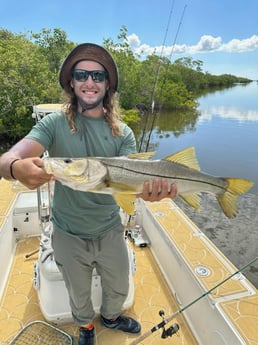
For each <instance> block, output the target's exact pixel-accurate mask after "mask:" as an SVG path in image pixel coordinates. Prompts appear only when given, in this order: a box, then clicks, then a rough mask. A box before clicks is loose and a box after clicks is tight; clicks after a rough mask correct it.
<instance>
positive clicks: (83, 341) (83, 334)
mask: <svg viewBox="0 0 258 345" xmlns="http://www.w3.org/2000/svg"><path fill="white" fill-rule="evenodd" d="M78 345H94V327H93V328H92V329H87V328H85V327H80V336H79V341H78Z"/></svg>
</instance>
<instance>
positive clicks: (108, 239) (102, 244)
mask: <svg viewBox="0 0 258 345" xmlns="http://www.w3.org/2000/svg"><path fill="white" fill-rule="evenodd" d="M52 246H53V249H54V255H55V260H56V263H57V266H58V268H59V269H60V271H61V273H62V275H63V278H64V281H65V285H66V287H67V290H68V293H69V298H70V305H71V309H72V314H73V318H74V321H75V322H76V323H77V324H86V323H89V322H91V321H92V319H93V318H94V315H95V312H94V309H93V305H92V301H91V280H92V270H93V268H94V267H96V270H97V272H98V274H99V275H100V276H101V285H102V306H101V310H100V312H101V315H103V316H104V317H105V318H107V319H111V318H115V317H117V316H119V315H120V314H121V310H122V307H123V303H124V301H125V300H126V297H127V294H128V290H129V260H128V250H127V244H126V242H125V239H124V232H123V228H122V226H119V228H116V229H114V230H112V231H109V232H107V233H105V234H104V235H102V236H101V237H98V238H96V239H95V238H94V239H82V238H79V237H77V236H71V235H66V234H65V233H62V232H60V231H57V230H54V232H53V235H52Z"/></svg>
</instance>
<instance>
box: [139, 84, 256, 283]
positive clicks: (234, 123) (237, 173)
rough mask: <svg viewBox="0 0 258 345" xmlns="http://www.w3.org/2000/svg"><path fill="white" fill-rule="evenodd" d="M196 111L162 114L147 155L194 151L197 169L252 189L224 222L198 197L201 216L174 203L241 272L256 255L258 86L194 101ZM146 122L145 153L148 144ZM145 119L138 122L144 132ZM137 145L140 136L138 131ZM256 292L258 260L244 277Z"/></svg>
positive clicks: (212, 203) (209, 203)
mask: <svg viewBox="0 0 258 345" xmlns="http://www.w3.org/2000/svg"><path fill="white" fill-rule="evenodd" d="M198 102H199V106H198V109H197V111H177V112H168V111H163V112H161V114H159V115H158V116H157V118H156V120H155V125H154V128H153V131H152V134H151V137H150V144H149V150H150V151H152V150H155V151H156V155H155V157H154V158H162V157H165V156H167V155H169V154H171V153H173V152H176V151H179V150H181V149H184V148H186V147H188V146H194V147H195V150H196V156H197V158H198V161H199V164H200V167H201V170H202V171H204V172H207V173H209V174H211V175H216V176H231V177H241V178H247V179H251V180H252V181H254V183H255V185H254V187H253V188H252V189H251V190H250V191H249V192H248V193H247V194H245V195H244V196H241V197H240V198H239V214H238V216H237V217H236V218H235V219H233V220H229V219H227V218H226V217H225V216H224V214H222V212H221V210H220V208H219V206H218V204H217V202H216V200H215V199H214V198H213V197H211V196H208V195H207V196H206V195H203V196H202V204H201V212H200V213H198V212H195V211H193V210H192V209H191V208H190V207H188V206H186V205H185V204H184V203H182V202H181V201H180V200H177V199H176V202H177V203H178V204H179V205H180V206H181V207H182V208H183V209H184V211H185V212H186V213H187V214H188V216H189V217H190V218H191V219H192V220H193V221H194V222H195V223H196V224H197V225H198V226H199V227H200V229H201V230H202V231H203V232H204V233H205V234H206V235H207V236H208V237H209V238H210V239H211V240H212V241H213V242H214V243H215V244H216V245H217V246H218V248H219V249H220V250H221V251H222V252H223V253H224V254H225V255H226V256H227V257H229V259H230V260H231V261H232V262H233V263H234V264H235V265H236V266H237V268H240V267H241V266H243V265H245V264H246V263H248V262H249V261H251V260H252V259H253V258H255V257H256V256H257V253H258V158H257V157H258V84H257V83H256V82H253V83H251V84H248V85H247V86H242V85H237V86H235V87H233V88H230V89H224V90H222V91H216V92H213V93H209V94H206V95H205V96H202V97H200V98H199V99H198ZM152 119H153V117H150V116H149V118H148V122H147V131H146V134H145V139H144V144H143V150H144V149H145V147H146V143H147V142H148V138H149V133H150V131H148V128H151V123H152ZM145 123H146V117H145V118H143V119H142V128H144V127H145ZM136 136H137V138H138V140H139V141H140V139H141V137H142V131H141V132H140V130H138V132H137V130H136ZM244 274H246V276H247V277H248V278H249V279H250V280H251V281H252V283H253V284H254V285H255V286H256V287H257V288H258V261H256V263H255V264H252V266H250V267H249V268H248V269H247V270H246V271H245V272H244Z"/></svg>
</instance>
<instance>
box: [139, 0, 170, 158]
mask: <svg viewBox="0 0 258 345" xmlns="http://www.w3.org/2000/svg"><path fill="white" fill-rule="evenodd" d="M174 4H175V0H173V3H172V5H171V8H170V12H169V17H168V22H167V27H166V32H165V35H164V39H163V43H162V49H161V53H160V56H159V64H158V67H157V71H156V74H155V79H154V85H153V90H152V95H151V108H152V113H153V111H154V104H155V102H154V95H155V90H156V85H157V81H158V77H159V71H160V66H161V58H162V55H163V51H164V47H165V43H166V39H167V34H168V29H169V25H170V21H171V17H172V12H173V9H174ZM148 119H149V116H146V119H145V124H144V128H143V132H142V138H141V142H140V146H139V152H141V149H142V144H143V139H144V136H145V132H146V128H147V123H148Z"/></svg>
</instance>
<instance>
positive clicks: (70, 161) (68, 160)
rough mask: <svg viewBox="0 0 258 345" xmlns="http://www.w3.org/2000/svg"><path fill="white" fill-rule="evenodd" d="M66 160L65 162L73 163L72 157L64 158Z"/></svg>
mask: <svg viewBox="0 0 258 345" xmlns="http://www.w3.org/2000/svg"><path fill="white" fill-rule="evenodd" d="M64 162H65V163H72V160H71V158H65V159H64Z"/></svg>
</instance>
